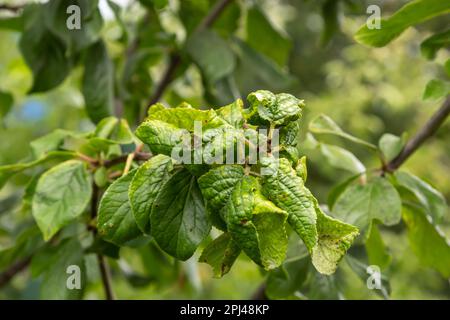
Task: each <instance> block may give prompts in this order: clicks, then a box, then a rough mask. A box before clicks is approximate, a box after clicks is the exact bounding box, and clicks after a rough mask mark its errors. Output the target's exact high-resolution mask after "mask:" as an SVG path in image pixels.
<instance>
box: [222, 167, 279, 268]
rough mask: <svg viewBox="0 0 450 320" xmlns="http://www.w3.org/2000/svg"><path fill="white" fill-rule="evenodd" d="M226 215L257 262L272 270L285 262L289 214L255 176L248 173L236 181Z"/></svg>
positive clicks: (230, 227) (232, 231)
mask: <svg viewBox="0 0 450 320" xmlns="http://www.w3.org/2000/svg"><path fill="white" fill-rule="evenodd" d="M224 215H225V220H226V222H227V226H228V231H229V232H230V234H231V236H232V237H233V239H234V241H236V243H237V244H238V246H240V247H241V249H242V250H243V251H244V252H245V253H246V254H247V256H249V257H250V258H251V259H252V260H253V261H254V262H255V263H257V264H259V265H261V266H262V267H264V268H265V269H266V270H270V269H273V268H276V267H278V266H279V265H280V264H281V263H282V262H283V260H284V258H285V256H286V250H287V242H288V241H287V235H286V231H285V228H284V225H285V221H286V217H287V215H286V213H285V212H284V211H283V210H281V209H280V208H278V207H276V206H275V205H274V204H273V203H272V202H270V201H268V200H267V199H266V198H265V197H264V196H263V195H262V194H261V191H260V186H259V183H258V181H257V179H256V178H254V177H251V176H245V177H244V178H243V179H242V180H241V181H240V182H239V183H238V184H237V185H236V187H235V188H234V190H233V192H232V194H231V196H230V198H229V200H228V203H227V205H226V207H225V213H224Z"/></svg>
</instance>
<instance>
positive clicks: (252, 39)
mask: <svg viewBox="0 0 450 320" xmlns="http://www.w3.org/2000/svg"><path fill="white" fill-rule="evenodd" d="M245 26H246V30H245V31H246V42H247V43H248V44H249V45H250V46H251V47H252V48H253V49H255V50H256V51H258V52H260V53H262V54H264V55H266V56H267V57H269V58H271V59H272V60H274V61H275V62H276V63H277V64H278V65H280V66H281V67H284V66H285V65H286V63H287V60H288V58H289V52H290V50H291V46H292V45H291V41H290V40H289V39H288V37H287V36H286V35H285V34H282V33H281V32H280V31H278V30H276V29H275V28H274V26H273V25H272V24H271V22H270V21H269V20H268V19H267V17H266V16H265V14H264V13H263V11H262V10H261V9H260V8H258V7H257V6H255V7H253V8H250V9H249V10H248V11H247V20H246V24H245Z"/></svg>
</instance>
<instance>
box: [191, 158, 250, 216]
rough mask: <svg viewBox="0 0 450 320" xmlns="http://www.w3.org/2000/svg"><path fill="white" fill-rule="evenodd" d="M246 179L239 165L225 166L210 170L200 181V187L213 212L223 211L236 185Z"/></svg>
mask: <svg viewBox="0 0 450 320" xmlns="http://www.w3.org/2000/svg"><path fill="white" fill-rule="evenodd" d="M243 177H244V168H243V167H242V166H239V165H224V166H220V167H217V168H213V169H211V170H209V171H208V172H207V173H206V174H204V175H202V176H201V177H200V178H199V179H198V185H199V186H200V190H201V191H202V194H203V197H204V198H205V200H206V202H207V203H208V206H209V208H210V209H211V210H214V211H219V210H221V209H222V208H223V207H224V206H225V204H226V203H227V201H228V198H229V197H230V195H231V192H232V191H233V189H234V187H235V186H236V184H237V183H238V182H239V181H240V180H242V178H243Z"/></svg>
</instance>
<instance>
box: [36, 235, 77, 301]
mask: <svg viewBox="0 0 450 320" xmlns="http://www.w3.org/2000/svg"><path fill="white" fill-rule="evenodd" d="M45 262H46V263H45V267H43V268H42V271H43V273H42V282H41V294H40V298H41V299H47V300H61V299H80V298H81V297H82V294H83V291H84V288H85V287H86V269H85V265H84V260H83V248H82V247H81V245H80V243H79V242H78V240H77V239H67V240H64V241H63V242H61V243H60V244H59V245H58V246H57V247H56V248H55V249H54V250H53V251H52V252H51V253H49V254H47V255H46V256H45ZM70 266H76V267H78V268H80V269H79V271H80V273H79V274H78V276H79V277H80V289H69V288H68V287H67V284H68V282H70V281H69V280H70V279H69V277H70V276H71V275H72V277H75V276H77V275H76V274H74V273H70V274H68V273H67V271H68V270H70V269H68V267H70ZM71 272H73V271H71ZM70 283H71V282H70Z"/></svg>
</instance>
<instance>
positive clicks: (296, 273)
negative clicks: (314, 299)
mask: <svg viewBox="0 0 450 320" xmlns="http://www.w3.org/2000/svg"><path fill="white" fill-rule="evenodd" d="M309 266H310V263H309V259H308V258H307V256H303V257H300V258H296V259H292V260H289V261H288V260H286V262H284V263H283V265H281V266H280V267H279V268H277V269H275V270H272V271H271V272H270V273H269V277H268V278H267V287H266V294H267V296H268V297H269V298H270V299H283V298H287V297H290V296H292V295H293V294H294V293H295V292H296V291H297V290H299V289H300V288H301V287H302V285H303V284H304V283H305V281H306V279H307V276H308V270H309Z"/></svg>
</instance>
